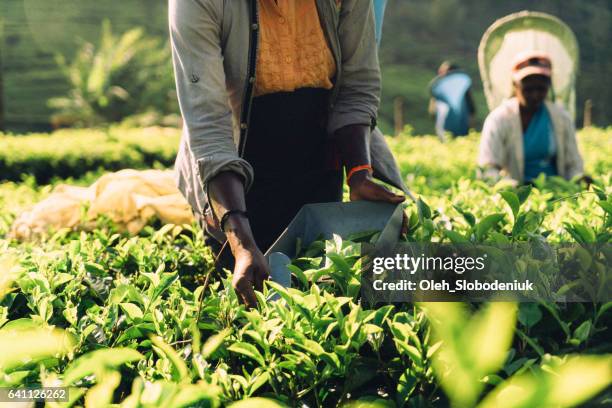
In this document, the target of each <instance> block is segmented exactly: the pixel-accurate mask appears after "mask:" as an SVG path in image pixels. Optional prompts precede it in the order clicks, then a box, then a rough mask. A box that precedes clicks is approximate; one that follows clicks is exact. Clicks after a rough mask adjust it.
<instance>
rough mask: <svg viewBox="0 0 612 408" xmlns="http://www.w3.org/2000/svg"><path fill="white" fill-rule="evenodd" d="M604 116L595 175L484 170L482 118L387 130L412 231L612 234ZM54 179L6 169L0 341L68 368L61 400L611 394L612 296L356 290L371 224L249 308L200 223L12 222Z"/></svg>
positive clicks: (55, 381)
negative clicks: (39, 236)
mask: <svg viewBox="0 0 612 408" xmlns="http://www.w3.org/2000/svg"><path fill="white" fill-rule="evenodd" d="M608 132H609V131H608ZM608 134H609V133H606V131H601V130H596V129H593V130H589V131H588V132H583V133H582V134H581V136H580V138H581V139H580V140H581V147H582V151H583V154H584V156H585V160H586V161H587V169H588V171H589V172H590V173H591V174H592V175H593V176H594V178H595V180H596V183H595V185H593V186H591V187H590V188H589V189H585V188H584V187H581V186H579V185H576V184H574V183H571V182H567V181H564V180H559V179H555V178H552V179H548V180H544V179H542V180H538V181H537V182H536V185H535V186H534V187H533V188H527V187H519V188H515V187H511V186H509V185H507V184H505V183H503V182H501V183H498V184H496V185H489V184H487V183H485V182H483V181H479V180H476V179H475V178H474V174H475V172H474V171H473V170H474V165H473V164H471V163H472V162H471V160H470V158H469V156H470V154H471V153H470V152H473V151H474V149H475V146H476V138H475V136H472V138H468V139H461V140H458V141H453V142H452V143H449V144H448V145H440V144H439V143H438V142H435V141H434V139H433V138H427V137H425V138H412V139H404V140H402V139H393V140H392V141H391V143H392V145H393V149H394V150H395V152H396V153H397V156H398V158H399V160H400V164H401V166H402V171H403V174H404V175H405V176H406V177H409V178H410V177H412V180H413V181H414V182H413V183H412V184H411V186H412V187H413V189H414V191H415V192H416V193H419V197H418V199H417V201H416V202H415V203H412V202H411V203H408V204H407V206H406V212H407V214H408V224H409V225H408V227H409V228H408V233H407V235H406V236H405V239H406V240H408V241H415V242H465V241H468V242H486V243H498V242H527V241H529V240H531V239H538V240H546V241H548V242H569V243H577V244H580V245H586V244H588V243H593V242H597V243H610V241H611V240H612V234H611V232H612V229H611V227H612V183H611V181H612V175H611V174H610V171H609V169H610V159H609V157H610V153H611V152H610V145H609V143H608V142H607V140H609V139H606V137H608V138H609V136H608ZM428 152H429V153H428ZM426 154H430V155H432V154H439V155H440V157H442V158H445V159H448V161H445V160H433V157H432V156H429V157H430V159H429V161H428V160H427V159H426V158H425V159H423V155H426ZM466 156H467V157H466ZM438 166H439V167H441V168H442V169H443V170H439V169H438ZM49 189H50V187H49V186H38V185H36V183H35V182H34V181H33V179H32V178H29V179H27V180H26V182H24V183H21V184H16V183H4V184H0V208H2V211H1V213H2V215H3V217H2V218H0V254H2V255H0V270H1V271H3V273H2V274H0V348H1V349H3V350H11V353H3V354H2V355H0V386H25V385H28V386H36V385H41V384H42V385H55V386H58V385H60V386H66V387H69V389H70V396H71V398H70V401H69V402H68V403H63V404H57V405H53V406H64V407H70V406H86V407H107V406H120V407H192V406H197V407H200V406H201V407H217V406H226V405H229V404H231V403H232V402H234V401H238V400H245V401H241V402H239V403H238V404H237V405H234V407H239V408H240V407H241V406H244V407H253V406H256V407H281V406H294V407H303V406H308V407H351V406H353V407H356V406H358V407H413V408H415V407H423V408H425V407H432V406H440V407H447V406H451V407H461V408H463V407H480V408H489V407H517V408H518V407H571V406H581V404H585V403H588V404H589V405H590V406H605V405H606V404H607V403H608V402H609V398H610V394H609V390H610V385H611V384H612V343H611V342H610V338H611V335H612V333H611V329H610V327H611V325H612V313H611V310H612V302H608V303H568V304H561V303H549V302H538V303H520V304H515V303H510V302H506V303H488V304H463V303H417V304H411V303H404V304H393V305H392V304H379V305H376V306H372V305H369V304H366V303H365V302H363V301H362V299H361V295H360V286H361V279H360V270H361V262H362V260H361V258H360V255H359V254H360V251H359V245H360V243H361V242H364V241H369V240H372V239H375V237H373V236H372V234H374V235H375V234H376V233H375V232H374V233H368V234H365V233H364V234H357V235H355V236H351V237H345V238H344V239H342V238H340V237H334V239H330V240H323V241H316V242H314V243H312V244H311V245H309V246H307V247H303V248H301V251H300V252H299V255H298V257H297V258H296V259H294V260H293V263H292V266H291V271H292V275H293V277H292V286H293V288H292V289H284V288H282V287H279V286H278V285H276V284H274V283H270V284H269V285H267V287H266V288H265V289H264V291H263V293H259V292H257V296H258V300H259V306H258V307H257V308H256V309H252V310H246V309H245V308H244V306H242V305H241V304H240V303H239V301H238V298H237V296H236V294H235V293H234V291H233V289H232V287H231V283H230V282H231V274H230V272H229V271H227V272H226V273H224V274H221V276H218V275H217V273H216V272H214V268H213V255H214V254H213V253H212V252H211V251H210V249H209V248H208V247H206V245H205V244H204V242H203V239H202V234H201V231H200V230H199V228H197V227H196V226H195V225H183V226H174V225H165V226H162V227H161V228H158V227H157V226H156V227H153V226H149V227H147V228H145V229H144V230H143V232H142V233H141V234H140V235H139V236H134V237H130V236H126V235H120V234H116V233H115V232H114V229H113V226H112V225H111V224H109V223H108V222H107V221H104V220H100V224H99V228H98V229H96V230H94V231H92V232H89V233H85V232H74V231H58V232H57V233H56V234H55V235H52V236H51V237H50V238H49V239H48V240H46V241H44V242H37V243H18V242H13V241H9V240H7V239H5V238H2V237H3V236H6V232H7V230H8V225H9V224H10V221H11V220H12V219H13V217H14V215H15V214H16V213H17V212H18V211H19V209H20V208H23V207H24V206H27V205H28V204H29V203H31V202H34V201H36V200H38V199H40V198H41V197H43V196H44V195H45V194H46V193H47V192H48V191H49ZM577 268H579V270H578V269H577V271H576V272H577V275H578V276H580V278H578V279H576V280H575V281H574V282H573V283H572V285H573V286H574V287H580V286H581V285H582V286H585V287H588V285H590V284H591V283H590V280H591V278H593V277H597V276H598V275H597V274H598V273H599V272H598V266H597V264H596V263H595V262H584V263H582V264H580V265H578V267H577ZM602 284H604V285H609V284H610V283H609V282H605V281H604V282H603V283H602ZM274 294H276V295H278V297H279V298H280V299H279V300H277V301H271V300H270V298H271V296H272V295H274ZM112 404H115V405H112ZM240 404H244V405H240Z"/></svg>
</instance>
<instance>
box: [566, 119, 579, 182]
mask: <svg viewBox="0 0 612 408" xmlns="http://www.w3.org/2000/svg"><path fill="white" fill-rule="evenodd" d="M564 116H565V117H564V119H565V122H566V126H565V174H566V178H567V179H568V180H570V179H572V178H574V177H576V176H582V175H583V174H584V164H583V162H582V156H581V155H580V151H579V150H578V142H577V141H576V128H575V127H574V121H573V120H572V118H571V117H570V116H569V115H568V114H565V115H564Z"/></svg>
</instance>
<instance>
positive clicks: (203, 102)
mask: <svg viewBox="0 0 612 408" xmlns="http://www.w3.org/2000/svg"><path fill="white" fill-rule="evenodd" d="M316 3H317V8H318V12H319V16H320V19H321V24H322V27H323V29H324V32H325V34H326V37H327V40H328V44H329V46H330V49H331V51H332V53H333V55H334V59H335V61H336V65H337V74H336V77H335V78H334V87H333V89H332V91H331V96H330V99H329V104H328V109H329V115H328V118H329V119H328V126H327V128H328V132H329V134H330V135H332V134H333V133H334V132H335V131H336V130H338V129H340V128H342V127H343V126H346V125H351V124H362V125H368V126H372V128H374V126H375V124H376V115H377V109H378V104H379V94H380V69H379V63H378V55H377V53H376V42H375V39H374V16H373V8H372V2H371V1H369V0H342V1H341V2H340V1H337V0H316ZM257 8H258V7H257V1H256V0H170V1H169V23H170V41H171V45H172V56H173V63H174V71H175V77H176V88H177V93H178V99H179V105H180V108H181V114H182V116H183V122H184V126H183V134H182V137H181V142H180V147H179V152H178V155H177V158H176V163H175V171H176V178H177V185H178V188H179V190H180V191H181V192H182V193H183V195H184V196H185V198H186V199H187V201H188V202H189V204H190V205H191V207H192V208H193V209H194V211H195V212H196V213H197V214H204V211H205V210H206V208H207V207H208V194H207V186H208V181H209V180H210V179H211V178H213V177H214V176H215V175H217V174H218V173H220V172H222V171H228V170H229V171H234V172H236V173H237V174H239V175H240V176H242V178H243V179H244V184H245V189H247V190H248V189H249V187H250V186H251V184H252V182H253V177H255V175H254V174H253V169H252V167H251V166H250V165H249V163H248V162H247V161H246V160H244V159H243V158H242V157H241V156H242V154H243V150H244V146H245V143H246V139H247V137H248V130H249V114H250V107H251V100H252V97H253V87H254V84H255V63H256V59H257V46H258V37H259V36H258V33H259V30H258V29H259V26H258V10H257ZM370 139H371V140H370V155H371V160H372V166H373V168H374V176H375V177H377V178H379V179H380V180H382V181H385V182H388V183H390V184H392V185H394V186H396V187H398V188H400V189H402V190H404V191H405V192H406V193H409V192H408V190H407V188H406V187H405V186H404V184H403V182H402V179H401V176H400V174H399V171H398V169H397V165H396V164H395V161H394V159H393V156H392V154H391V152H390V151H389V148H388V146H387V144H386V142H385V140H384V137H383V136H382V134H381V133H380V132H379V131H378V129H375V130H374V131H373V132H372V134H371V138H370Z"/></svg>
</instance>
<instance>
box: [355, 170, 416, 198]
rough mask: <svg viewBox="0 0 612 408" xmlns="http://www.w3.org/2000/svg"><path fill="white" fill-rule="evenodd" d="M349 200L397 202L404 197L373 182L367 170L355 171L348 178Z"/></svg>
mask: <svg viewBox="0 0 612 408" xmlns="http://www.w3.org/2000/svg"><path fill="white" fill-rule="evenodd" d="M349 188H350V198H351V201H359V200H368V201H384V202H387V203H391V204H399V203H401V202H403V201H404V200H405V199H406V197H405V196H403V195H399V194H395V193H393V192H392V191H390V190H389V189H388V188H386V187H385V186H383V185H381V184H378V183H376V182H374V181H373V180H372V179H371V177H370V174H369V172H368V171H367V170H362V171H359V172H357V173H355V174H354V175H353V176H352V177H351V179H350V180H349Z"/></svg>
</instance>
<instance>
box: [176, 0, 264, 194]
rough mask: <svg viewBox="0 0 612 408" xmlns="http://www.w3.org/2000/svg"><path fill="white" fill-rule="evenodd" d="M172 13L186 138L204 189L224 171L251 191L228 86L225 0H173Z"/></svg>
mask: <svg viewBox="0 0 612 408" xmlns="http://www.w3.org/2000/svg"><path fill="white" fill-rule="evenodd" d="M168 11H169V14H168V16H169V25H170V27H169V28H170V43H171V46H172V60H173V64H174V74H175V78H176V89H177V95H178V100H179V106H180V109H181V115H182V117H183V123H184V124H183V137H184V138H187V144H188V150H189V153H190V154H191V155H192V159H193V162H194V163H195V164H196V167H197V169H196V170H197V172H198V176H199V177H200V179H201V181H202V185H203V187H204V191H205V192H207V186H208V181H209V180H210V179H211V178H213V177H214V176H215V175H217V174H218V173H220V172H222V171H233V172H236V173H237V174H239V175H240V176H241V177H242V178H243V179H244V184H245V188H246V189H248V188H249V187H250V185H251V183H252V180H253V169H252V167H251V166H250V165H249V163H247V162H246V161H245V160H243V159H241V158H240V157H239V156H238V153H237V148H236V145H235V143H234V137H233V128H232V126H233V125H232V111H231V108H230V106H229V102H228V95H227V90H226V84H225V71H224V68H223V56H222V52H221V40H220V38H221V24H222V12H223V0H170V1H169V6H168Z"/></svg>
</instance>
